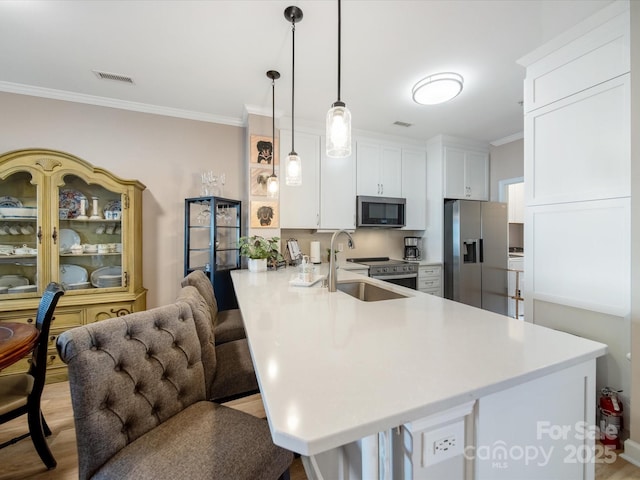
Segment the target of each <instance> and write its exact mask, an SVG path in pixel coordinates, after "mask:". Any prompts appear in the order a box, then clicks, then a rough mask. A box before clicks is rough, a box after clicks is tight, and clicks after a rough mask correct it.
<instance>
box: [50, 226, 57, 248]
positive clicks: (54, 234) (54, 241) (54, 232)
mask: <svg viewBox="0 0 640 480" xmlns="http://www.w3.org/2000/svg"><path fill="white" fill-rule="evenodd" d="M51 238H53V244H54V245H55V244H56V242H57V241H58V231H57V230H56V227H53V235H51Z"/></svg>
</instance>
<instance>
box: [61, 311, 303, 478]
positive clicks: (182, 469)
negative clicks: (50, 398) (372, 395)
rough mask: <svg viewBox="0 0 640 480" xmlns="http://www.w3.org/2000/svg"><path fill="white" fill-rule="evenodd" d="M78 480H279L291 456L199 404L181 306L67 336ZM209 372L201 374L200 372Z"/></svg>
mask: <svg viewBox="0 0 640 480" xmlns="http://www.w3.org/2000/svg"><path fill="white" fill-rule="evenodd" d="M57 347H58V351H59V352H60V356H61V358H62V359H63V361H64V362H65V363H67V364H68V366H69V385H70V388H71V402H72V406H73V413H74V420H75V426H76V438H77V445H78V462H79V470H78V474H79V478H80V480H84V479H89V478H92V479H114V478H117V479H136V480H146V479H148V480H152V479H153V480H159V479H160V480H161V479H172V480H173V479H176V478H188V479H190V480H193V479H224V480H229V479H239V480H241V479H246V480H254V479H265V480H267V479H271V480H275V479H277V478H287V477H288V468H289V465H290V464H291V461H292V459H293V455H292V454H291V452H289V451H287V450H285V449H282V448H280V447H277V446H276V445H274V444H273V442H272V440H271V435H270V432H269V427H268V424H267V422H265V421H264V420H262V419H259V418H256V417H253V416H251V415H248V414H245V413H243V412H240V411H237V410H233V409H231V408H228V407H225V406H222V405H218V404H216V403H213V402H209V401H207V400H206V390H205V375H204V370H205V365H204V363H205V362H209V361H210V359H209V357H208V356H205V357H204V358H203V355H202V351H201V348H200V340H199V337H198V334H197V331H196V325H195V322H194V320H193V316H192V314H191V309H190V307H189V305H188V304H186V303H184V302H178V303H175V304H172V305H167V306H164V307H159V308H155V309H152V310H148V311H145V312H138V313H132V314H130V315H126V316H123V317H117V318H112V319H109V320H103V321H101V322H96V323H92V324H90V325H85V326H82V327H77V328H74V329H71V330H67V331H66V332H64V333H63V334H61V335H60V336H59V337H58V341H57ZM208 368H209V367H208Z"/></svg>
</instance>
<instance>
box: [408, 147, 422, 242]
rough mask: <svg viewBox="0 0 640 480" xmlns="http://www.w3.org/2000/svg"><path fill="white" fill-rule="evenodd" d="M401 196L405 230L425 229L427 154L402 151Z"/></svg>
mask: <svg viewBox="0 0 640 480" xmlns="http://www.w3.org/2000/svg"><path fill="white" fill-rule="evenodd" d="M402 196H403V197H404V198H406V199H407V208H406V226H405V227H404V228H405V230H424V229H425V228H426V227H427V211H426V209H427V153H426V152H425V151H424V150H417V149H409V148H403V149H402Z"/></svg>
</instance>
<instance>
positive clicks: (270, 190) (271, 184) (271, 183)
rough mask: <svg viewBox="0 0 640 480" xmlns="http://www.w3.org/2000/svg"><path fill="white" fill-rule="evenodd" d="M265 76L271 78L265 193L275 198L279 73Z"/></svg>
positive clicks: (276, 189) (273, 72)
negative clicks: (269, 137) (268, 154)
mask: <svg viewBox="0 0 640 480" xmlns="http://www.w3.org/2000/svg"><path fill="white" fill-rule="evenodd" d="M267 77H269V78H270V79H271V175H270V176H269V178H267V195H268V196H269V197H271V198H276V197H277V196H278V190H279V189H280V188H279V187H280V185H278V177H276V80H277V79H278V78H280V73H279V72H276V71H275V70H269V71H268V72H267Z"/></svg>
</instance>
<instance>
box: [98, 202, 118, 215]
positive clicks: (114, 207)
mask: <svg viewBox="0 0 640 480" xmlns="http://www.w3.org/2000/svg"><path fill="white" fill-rule="evenodd" d="M121 211H122V204H121V203H120V200H110V201H108V202H107V203H106V205H105V206H104V208H103V209H102V213H103V214H104V218H107V212H121Z"/></svg>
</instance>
